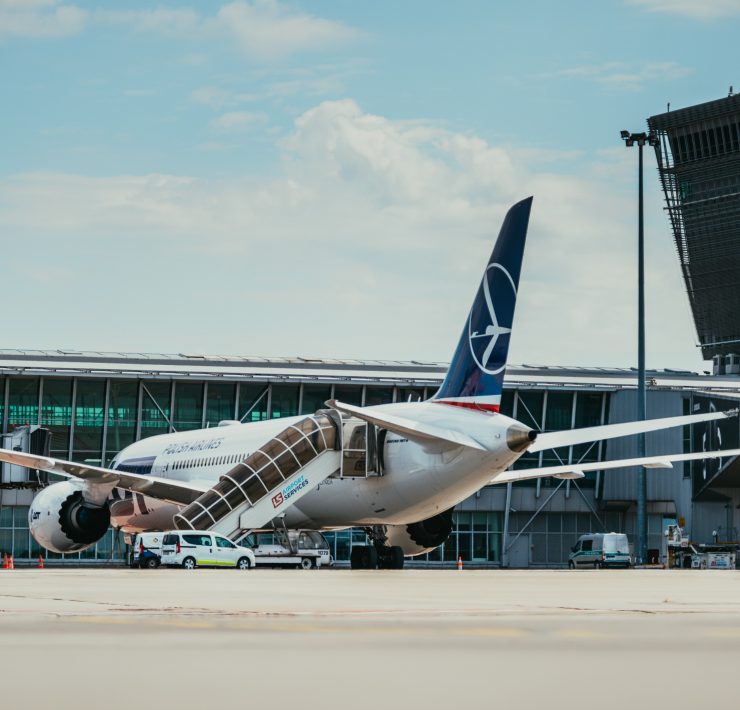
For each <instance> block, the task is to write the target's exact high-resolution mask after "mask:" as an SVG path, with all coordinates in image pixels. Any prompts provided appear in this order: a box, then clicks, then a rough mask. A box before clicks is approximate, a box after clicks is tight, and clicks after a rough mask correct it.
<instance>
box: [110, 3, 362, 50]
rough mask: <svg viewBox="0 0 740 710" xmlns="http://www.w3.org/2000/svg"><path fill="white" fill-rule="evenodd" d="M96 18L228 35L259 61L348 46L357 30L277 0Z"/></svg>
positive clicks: (145, 28) (197, 35)
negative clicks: (206, 12)
mask: <svg viewBox="0 0 740 710" xmlns="http://www.w3.org/2000/svg"><path fill="white" fill-rule="evenodd" d="M95 19H96V21H98V22H104V23H109V24H125V25H130V26H131V27H133V28H134V29H135V30H136V31H139V32H158V33H163V34H169V35H181V36H185V37H187V38H188V39H190V40H194V39H203V38H206V39H209V40H210V41H214V40H218V41H221V40H223V39H227V40H229V41H231V42H232V43H233V45H234V46H235V47H236V48H237V49H238V50H239V51H240V52H242V53H244V54H245V55H247V56H248V57H249V58H251V59H256V60H259V61H266V60H275V59H282V58H285V57H288V56H291V55H294V54H300V53H303V52H315V51H327V50H333V49H336V48H337V47H342V46H345V45H346V44H347V43H349V42H351V41H352V40H354V39H356V38H357V37H358V36H359V32H358V31H357V30H355V29H354V28H352V27H349V26H348V25H346V24H344V23H342V22H338V21H335V20H327V19H324V18H321V17H316V16H314V15H310V14H307V13H303V12H299V11H296V10H293V9H291V8H290V7H288V6H286V5H284V4H282V3H280V2H278V0H252V1H251V2H247V1H246V0H236V1H235V2H230V3H227V4H225V5H222V6H221V7H220V8H219V9H218V11H217V12H216V13H215V15H210V16H208V15H202V14H200V13H198V12H196V11H195V10H191V9H163V8H159V9H153V10H124V11H119V10H99V11H97V12H96V13H95Z"/></svg>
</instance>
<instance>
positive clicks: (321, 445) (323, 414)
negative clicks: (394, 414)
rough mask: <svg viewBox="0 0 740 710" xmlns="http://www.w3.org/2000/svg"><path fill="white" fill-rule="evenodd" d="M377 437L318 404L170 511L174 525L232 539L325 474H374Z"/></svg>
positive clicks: (260, 525) (259, 525) (259, 524)
mask: <svg viewBox="0 0 740 710" xmlns="http://www.w3.org/2000/svg"><path fill="white" fill-rule="evenodd" d="M368 429H370V432H368ZM368 433H369V434H370V436H368ZM377 438H378V437H377V433H376V430H375V428H374V427H372V425H368V424H366V423H365V422H362V421H360V420H357V419H347V418H342V415H340V414H339V412H337V411H336V410H333V409H326V410H320V411H318V412H316V413H315V414H313V415H311V416H308V417H306V418H305V419H302V420H301V421H299V422H297V423H295V424H291V425H290V426H288V427H286V428H285V429H283V431H281V432H280V433H279V434H278V435H277V436H275V437H274V438H273V439H270V440H269V441H268V442H267V443H266V444H264V445H263V446H262V447H260V448H259V449H257V451H255V452H254V453H252V454H249V455H248V456H247V457H246V458H245V459H244V461H242V462H241V463H239V464H237V465H236V466H235V467H234V468H232V469H231V470H230V471H229V472H228V473H226V474H224V475H223V476H221V477H220V479H219V482H218V483H217V484H216V485H215V486H214V487H213V488H211V489H210V490H209V491H206V492H205V493H204V494H203V495H202V496H200V498H198V499H197V500H195V501H193V502H192V503H191V504H190V505H188V506H187V507H185V508H183V509H182V510H181V511H180V512H179V513H178V514H177V515H175V518H174V520H175V525H176V527H177V528H178V529H180V530H213V531H214V532H218V533H220V534H222V535H226V536H227V537H229V538H231V539H232V540H237V539H239V538H240V537H242V536H243V535H244V534H245V533H246V532H248V531H250V530H259V529H261V528H264V527H266V526H267V524H268V523H269V522H270V521H272V520H274V519H276V518H280V517H281V515H282V514H283V513H284V512H285V511H286V510H287V509H288V508H290V506H292V505H294V504H295V503H297V502H298V501H299V500H300V499H301V498H302V497H303V496H305V495H306V494H307V493H309V492H310V491H312V490H314V489H315V488H316V487H317V486H318V485H319V484H320V483H322V482H323V481H324V480H326V479H327V478H329V477H330V476H347V477H349V476H353V477H356V476H362V477H365V476H368V475H380V468H381V465H380V464H381V462H380V461H378V458H379V457H378V456H377V453H376V452H377V445H376V442H377ZM343 442H346V446H343ZM368 442H371V446H367V443H368ZM380 458H382V457H380Z"/></svg>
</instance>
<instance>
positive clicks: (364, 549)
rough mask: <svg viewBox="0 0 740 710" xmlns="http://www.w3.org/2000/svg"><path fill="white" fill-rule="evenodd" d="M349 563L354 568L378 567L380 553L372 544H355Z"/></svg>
mask: <svg viewBox="0 0 740 710" xmlns="http://www.w3.org/2000/svg"><path fill="white" fill-rule="evenodd" d="M349 565H350V567H351V568H352V569H376V568H377V566H378V553H377V551H376V550H375V547H374V546H372V545H355V546H354V547H353V548H352V552H351V553H350V556H349Z"/></svg>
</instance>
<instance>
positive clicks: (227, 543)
mask: <svg viewBox="0 0 740 710" xmlns="http://www.w3.org/2000/svg"><path fill="white" fill-rule="evenodd" d="M216 545H217V546H218V547H225V548H226V549H228V550H233V549H234V548H235V547H236V545H235V544H234V543H233V542H231V540H227V539H226V538H225V537H216Z"/></svg>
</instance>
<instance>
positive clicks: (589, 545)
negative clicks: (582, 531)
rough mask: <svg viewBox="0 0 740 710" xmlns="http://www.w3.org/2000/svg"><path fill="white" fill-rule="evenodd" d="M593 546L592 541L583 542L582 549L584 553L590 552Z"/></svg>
mask: <svg viewBox="0 0 740 710" xmlns="http://www.w3.org/2000/svg"><path fill="white" fill-rule="evenodd" d="M593 545H594V541H593V540H584V541H583V547H582V549H583V551H584V552H591V550H592V549H593Z"/></svg>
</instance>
